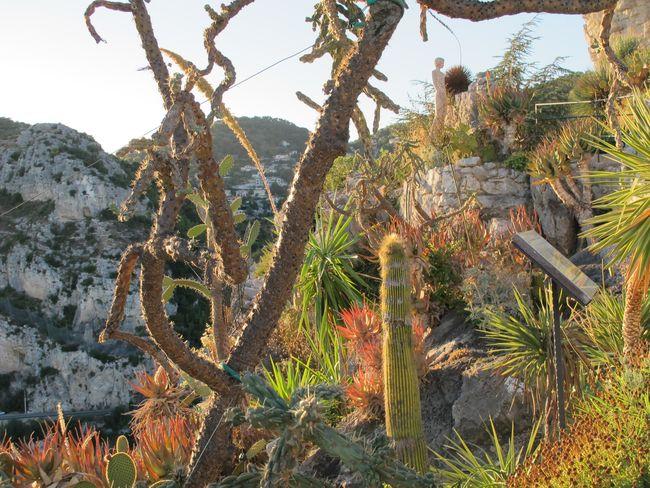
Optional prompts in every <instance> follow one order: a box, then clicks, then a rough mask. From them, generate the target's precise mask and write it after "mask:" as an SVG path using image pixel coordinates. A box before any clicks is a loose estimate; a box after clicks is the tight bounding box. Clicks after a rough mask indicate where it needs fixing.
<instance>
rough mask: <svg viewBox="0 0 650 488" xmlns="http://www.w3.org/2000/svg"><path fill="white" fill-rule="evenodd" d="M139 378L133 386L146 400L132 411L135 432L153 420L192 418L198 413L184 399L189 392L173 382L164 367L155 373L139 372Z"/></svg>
mask: <svg viewBox="0 0 650 488" xmlns="http://www.w3.org/2000/svg"><path fill="white" fill-rule="evenodd" d="M137 379H138V381H137V383H132V384H131V386H132V387H133V389H134V390H135V391H137V392H138V393H140V394H141V395H142V396H143V397H144V400H143V401H142V402H141V403H140V404H139V405H138V407H137V408H136V409H135V410H134V411H133V412H131V429H132V430H133V432H134V433H136V434H137V433H139V432H141V431H142V430H143V429H146V428H148V426H149V425H150V424H151V422H153V421H159V420H164V419H172V418H175V417H178V416H183V417H188V418H191V417H193V416H194V415H195V414H196V413H195V411H194V410H193V409H192V408H190V407H189V406H188V405H186V402H185V401H184V400H185V398H186V397H187V396H188V395H189V392H188V391H187V390H186V389H185V388H182V387H179V386H177V385H175V384H173V383H172V381H171V380H170V378H169V375H168V374H167V372H166V371H165V370H164V369H163V368H162V367H159V368H158V369H157V370H156V373H155V374H154V375H150V374H148V373H147V372H146V371H142V372H140V373H138V374H137Z"/></svg>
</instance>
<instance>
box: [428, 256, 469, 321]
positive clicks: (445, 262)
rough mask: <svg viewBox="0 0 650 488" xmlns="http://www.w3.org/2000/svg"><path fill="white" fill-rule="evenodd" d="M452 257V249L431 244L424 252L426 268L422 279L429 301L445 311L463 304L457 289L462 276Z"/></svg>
mask: <svg viewBox="0 0 650 488" xmlns="http://www.w3.org/2000/svg"><path fill="white" fill-rule="evenodd" d="M453 255H454V251H453V249H452V247H450V246H442V247H437V246H435V245H432V244H431V245H429V247H428V249H427V250H426V252H425V259H426V263H427V266H426V269H425V271H424V274H423V278H424V281H425V283H426V284H427V286H428V288H429V291H430V295H429V296H430V300H431V301H432V302H434V303H436V304H438V305H439V306H440V307H441V308H443V309H445V310H450V309H455V308H458V307H459V306H462V304H463V299H462V294H461V292H460V289H459V287H460V284H461V282H462V276H461V273H460V269H459V267H458V265H457V264H456V263H455V262H454V259H453Z"/></svg>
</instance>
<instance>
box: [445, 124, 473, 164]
mask: <svg viewBox="0 0 650 488" xmlns="http://www.w3.org/2000/svg"><path fill="white" fill-rule="evenodd" d="M448 130H449V149H450V150H451V156H452V157H453V159H454V160H458V159H461V158H467V157H470V156H474V155H476V154H477V151H478V149H479V142H478V138H477V136H476V132H475V130H474V129H473V128H472V127H470V126H469V125H467V124H458V125H457V126H455V127H450V128H449V129H448Z"/></svg>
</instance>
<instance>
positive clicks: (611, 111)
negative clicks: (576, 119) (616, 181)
mask: <svg viewBox="0 0 650 488" xmlns="http://www.w3.org/2000/svg"><path fill="white" fill-rule="evenodd" d="M614 9H615V6H613V7H611V8H608V9H607V10H605V11H604V12H603V18H602V21H601V23H600V32H599V35H598V42H599V44H600V48H601V49H602V51H603V54H604V55H605V58H606V59H607V61H608V62H609V65H610V67H611V69H612V75H613V76H612V78H613V80H612V85H611V86H610V88H609V95H608V96H607V102H606V104H605V113H606V115H607V121H608V122H609V125H610V126H611V127H612V129H613V130H614V138H615V140H616V147H619V148H621V147H623V141H622V139H621V124H620V123H619V121H618V114H617V110H616V99H617V98H618V95H619V92H620V89H621V85H627V86H629V87H631V86H632V83H630V79H629V77H628V69H627V66H625V64H624V63H623V61H621V60H620V59H619V58H618V56H616V53H615V52H614V50H613V49H612V46H611V45H610V43H609V39H610V32H611V29H612V18H613V17H614Z"/></svg>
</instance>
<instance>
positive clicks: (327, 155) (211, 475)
mask: <svg viewBox="0 0 650 488" xmlns="http://www.w3.org/2000/svg"><path fill="white" fill-rule="evenodd" d="M402 14H403V11H402V9H401V8H400V7H399V6H397V5H395V4H394V3H392V2H388V1H380V2H377V3H376V4H374V5H372V6H371V7H370V14H369V16H368V18H367V19H366V27H365V29H364V31H363V33H362V34H361V37H360V39H359V42H358V44H357V46H356V47H355V49H354V50H353V51H352V52H351V53H349V56H348V57H347V58H346V59H345V60H344V63H343V66H342V69H341V70H340V71H339V74H338V76H337V78H336V80H335V82H334V83H333V89H332V91H331V93H330V94H329V96H328V99H327V101H326V103H325V104H324V106H323V110H322V112H321V114H320V117H319V122H318V125H317V128H316V130H315V131H314V132H313V133H312V135H311V137H310V140H309V142H308V144H307V147H306V149H305V152H304V153H303V155H302V157H301V159H300V161H299V163H298V166H297V169H296V176H295V177H294V180H293V183H292V185H291V190H290V192H289V197H288V199H287V201H286V203H285V206H284V216H283V221H282V225H281V230H280V236H279V238H278V241H277V243H276V247H275V253H274V259H273V263H272V265H271V269H270V270H269V272H268V274H267V278H266V280H265V283H264V285H263V287H262V289H261V290H260V292H259V293H258V295H257V297H256V298H255V301H254V304H253V306H252V308H251V311H250V312H249V315H248V317H247V320H246V322H245V325H244V327H243V329H242V331H241V334H240V336H239V337H238V338H237V342H236V344H235V346H234V348H233V351H232V353H231V355H230V359H229V361H228V365H229V366H230V367H232V368H233V369H235V370H236V371H242V370H246V369H252V368H254V367H255V366H256V365H257V363H258V362H259V360H260V358H261V356H262V353H263V351H264V348H265V347H266V344H267V341H268V338H269V336H270V334H271V332H272V331H273V329H274V328H275V326H276V324H277V322H278V320H279V318H280V315H281V314H282V311H283V310H284V306H285V304H286V302H287V300H288V299H289V297H290V295H291V290H292V287H293V283H294V281H295V279H296V276H297V274H298V271H299V269H300V264H301V262H302V256H303V253H304V250H305V245H306V243H307V239H308V237H309V231H310V229H311V226H312V224H313V218H314V214H315V211H316V206H317V205H318V201H319V198H320V194H321V192H322V189H323V184H324V182H325V178H326V176H327V173H328V171H329V169H330V168H331V166H332V164H333V162H334V159H336V157H338V156H341V155H343V154H345V148H346V145H347V140H348V137H349V123H350V117H351V116H352V112H353V110H354V107H355V106H356V100H357V97H358V96H359V94H360V93H361V91H362V90H363V88H364V87H365V85H366V84H367V82H368V79H369V78H370V76H372V74H373V70H374V68H375V66H376V65H377V62H378V61H379V58H380V57H381V54H382V52H383V50H384V49H385V47H386V45H387V44H388V41H389V39H390V38H391V37H392V35H393V32H394V30H395V28H396V27H397V24H398V22H399V20H400V19H401V17H402ZM238 395H241V393H240V392H239V391H231V392H230V395H229V396H227V397H225V398H218V399H215V403H214V405H213V407H212V408H211V410H210V413H209V415H208V418H206V420H205V422H204V424H203V427H202V431H201V436H200V438H199V441H198V442H197V445H196V447H195V456H194V459H193V468H192V471H191V473H190V475H189V476H188V479H187V482H186V487H188V488H199V487H200V488H203V487H204V486H205V485H206V483H208V482H210V481H214V480H216V479H218V478H219V476H221V475H223V474H226V473H227V471H225V470H226V469H227V468H228V466H229V465H230V462H229V459H230V455H231V453H232V440H231V439H230V432H229V428H228V427H227V426H224V425H223V424H221V425H220V424H219V421H220V419H221V416H220V415H219V414H218V412H223V411H224V409H225V408H227V404H228V403H229V402H230V401H231V399H232V398H238ZM201 452H202V453H203V455H202V457H201V458H200V462H197V461H196V460H197V459H198V458H199V453H201Z"/></svg>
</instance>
